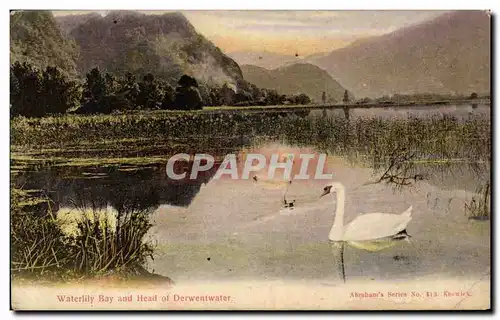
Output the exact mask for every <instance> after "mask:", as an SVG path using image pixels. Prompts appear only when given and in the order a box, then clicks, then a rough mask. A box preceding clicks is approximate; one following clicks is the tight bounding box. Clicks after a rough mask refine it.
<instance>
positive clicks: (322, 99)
mask: <svg viewBox="0 0 500 320" xmlns="http://www.w3.org/2000/svg"><path fill="white" fill-rule="evenodd" d="M321 101H323V103H326V92H325V91H323V94H322V95H321Z"/></svg>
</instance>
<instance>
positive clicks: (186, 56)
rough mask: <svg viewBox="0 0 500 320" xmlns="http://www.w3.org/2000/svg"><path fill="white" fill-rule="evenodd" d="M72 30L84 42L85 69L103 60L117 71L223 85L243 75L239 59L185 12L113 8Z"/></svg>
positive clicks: (81, 66) (103, 65)
mask: <svg viewBox="0 0 500 320" xmlns="http://www.w3.org/2000/svg"><path fill="white" fill-rule="evenodd" d="M70 34H71V36H72V37H73V38H74V39H75V41H76V43H77V44H78V46H79V48H80V57H81V58H80V59H79V60H78V69H79V71H80V72H82V73H86V72H88V71H89V70H90V69H91V68H93V67H96V66H98V67H100V68H104V69H106V70H109V71H111V72H115V73H118V74H123V73H126V72H132V73H134V74H145V73H148V72H151V73H153V74H155V75H157V76H161V77H164V78H166V79H167V80H170V81H171V82H176V81H177V80H178V79H179V78H180V77H181V76H182V75H183V74H187V75H190V76H193V77H195V78H196V79H198V80H201V81H202V82H208V83H214V84H219V85H222V84H224V83H226V82H227V83H231V84H237V83H239V81H241V80H242V79H243V76H242V74H241V70H240V68H239V66H238V64H237V63H236V62H234V61H233V60H232V59H231V58H229V57H227V56H226V55H225V54H223V53H222V52H221V51H220V49H219V48H217V47H216V46H215V45H213V44H212V43H211V42H210V41H208V40H207V39H205V38H204V37H203V36H202V35H200V34H198V33H197V32H196V30H195V28H194V27H193V26H192V25H191V23H190V22H189V21H188V20H187V19H186V18H185V17H184V15H182V14H181V13H166V14H163V15H146V14H142V13H139V12H134V11H112V12H111V13H109V14H107V15H106V16H104V17H101V16H99V17H97V16H96V17H92V18H91V19H88V20H87V21H86V22H84V23H82V24H79V25H77V26H76V27H75V28H73V29H72V31H71V32H70Z"/></svg>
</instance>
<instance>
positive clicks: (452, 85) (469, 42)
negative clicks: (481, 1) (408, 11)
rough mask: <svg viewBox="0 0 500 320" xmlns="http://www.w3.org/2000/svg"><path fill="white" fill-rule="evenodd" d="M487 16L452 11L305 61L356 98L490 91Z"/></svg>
mask: <svg viewBox="0 0 500 320" xmlns="http://www.w3.org/2000/svg"><path fill="white" fill-rule="evenodd" d="M490 28H491V25H490V17H489V14H488V13H486V12H484V11H456V12H450V13H446V14H444V15H441V16H439V17H437V18H435V19H433V20H429V21H426V22H423V23H419V24H416V25H413V26H410V27H406V28H402V29H399V30H397V31H395V32H392V33H390V34H386V35H383V36H379V37H372V38H367V39H363V40H359V41H356V42H354V43H352V44H351V45H349V46H347V47H345V48H342V49H338V50H335V51H333V52H331V53H330V54H329V55H327V56H324V57H309V58H307V61H308V62H310V63H313V64H315V65H317V66H319V67H321V68H323V69H324V70H327V71H328V72H329V73H330V74H331V75H332V76H333V77H334V78H335V79H337V80H338V81H340V82H341V83H342V84H343V85H344V86H346V88H347V89H349V90H351V91H352V92H353V93H354V94H355V95H356V96H358V97H364V96H369V97H376V96H382V95H385V94H389V95H390V94H394V93H418V92H431V93H442V94H447V93H457V94H461V93H464V94H467V93H471V92H473V91H476V92H489V91H490V50H491V44H490V43H491V42H490V35H491V31H490Z"/></svg>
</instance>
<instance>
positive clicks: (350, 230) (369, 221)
mask: <svg viewBox="0 0 500 320" xmlns="http://www.w3.org/2000/svg"><path fill="white" fill-rule="evenodd" d="M334 192H335V193H336V194H337V203H336V210H335V220H334V222H333V226H332V228H331V229H330V233H329V234H328V239H329V240H330V241H331V242H332V243H333V244H335V246H336V247H339V245H340V259H341V266H342V277H343V279H344V281H345V271H344V257H343V251H344V243H348V244H349V245H352V246H353V247H356V248H358V249H363V250H368V251H379V250H382V249H385V248H389V247H392V246H393V245H395V244H396V243H398V242H399V241H401V240H407V241H409V238H410V236H409V235H408V233H407V232H406V227H407V225H408V223H409V222H410V221H411V218H412V217H411V211H412V206H410V207H409V208H408V209H407V210H406V211H405V212H403V213H401V214H390V213H366V214H361V215H359V216H358V217H356V218H355V219H354V220H353V221H351V223H349V224H348V225H344V206H345V187H344V186H343V185H342V183H340V182H332V183H330V184H329V185H327V186H326V187H325V188H324V189H323V193H322V194H321V196H320V197H322V196H325V195H327V194H331V193H334Z"/></svg>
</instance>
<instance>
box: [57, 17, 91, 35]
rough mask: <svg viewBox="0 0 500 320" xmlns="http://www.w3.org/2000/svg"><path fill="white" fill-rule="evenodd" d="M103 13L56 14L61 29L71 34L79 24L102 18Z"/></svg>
mask: <svg viewBox="0 0 500 320" xmlns="http://www.w3.org/2000/svg"><path fill="white" fill-rule="evenodd" d="M100 17H101V15H100V14H98V13H96V12H93V13H87V14H70V15H66V16H56V17H55V19H56V21H57V24H58V25H59V27H60V28H61V30H62V31H63V32H64V33H65V34H70V33H71V31H72V30H73V29H75V28H76V27H77V26H79V25H81V24H84V23H85V22H87V21H88V20H90V19H94V18H100Z"/></svg>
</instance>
